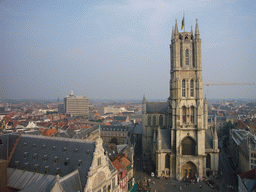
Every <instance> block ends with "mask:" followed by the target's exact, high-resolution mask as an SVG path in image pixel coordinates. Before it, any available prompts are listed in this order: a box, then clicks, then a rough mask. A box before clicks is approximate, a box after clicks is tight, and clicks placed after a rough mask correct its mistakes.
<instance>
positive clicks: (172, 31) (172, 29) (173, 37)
mask: <svg viewBox="0 0 256 192" xmlns="http://www.w3.org/2000/svg"><path fill="white" fill-rule="evenodd" d="M172 39H174V27H173V26H172Z"/></svg>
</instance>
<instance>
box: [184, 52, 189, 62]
mask: <svg viewBox="0 0 256 192" xmlns="http://www.w3.org/2000/svg"><path fill="white" fill-rule="evenodd" d="M185 61H186V65H189V51H188V49H186V51H185Z"/></svg>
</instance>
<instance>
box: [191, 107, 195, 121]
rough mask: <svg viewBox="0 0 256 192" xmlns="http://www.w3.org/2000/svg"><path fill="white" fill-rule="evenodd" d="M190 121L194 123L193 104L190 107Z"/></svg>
mask: <svg viewBox="0 0 256 192" xmlns="http://www.w3.org/2000/svg"><path fill="white" fill-rule="evenodd" d="M190 122H191V123H192V124H194V123H195V107H194V106H193V107H191V116H190Z"/></svg>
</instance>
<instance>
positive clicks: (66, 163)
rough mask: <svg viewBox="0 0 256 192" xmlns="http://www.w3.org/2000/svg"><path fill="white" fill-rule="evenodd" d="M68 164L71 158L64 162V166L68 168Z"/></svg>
mask: <svg viewBox="0 0 256 192" xmlns="http://www.w3.org/2000/svg"><path fill="white" fill-rule="evenodd" d="M68 163H69V158H66V160H65V162H64V165H65V166H68Z"/></svg>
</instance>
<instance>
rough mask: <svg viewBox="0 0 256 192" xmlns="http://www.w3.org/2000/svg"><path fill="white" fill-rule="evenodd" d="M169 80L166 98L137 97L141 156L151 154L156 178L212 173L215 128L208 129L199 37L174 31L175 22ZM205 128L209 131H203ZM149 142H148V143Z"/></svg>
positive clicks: (215, 152) (215, 165) (215, 158)
mask: <svg viewBox="0 0 256 192" xmlns="http://www.w3.org/2000/svg"><path fill="white" fill-rule="evenodd" d="M170 52H171V72H170V73H171V79H170V97H169V98H168V101H167V102H146V98H145V97H144V98H143V101H142V109H143V111H142V113H143V114H142V115H143V117H142V123H143V125H142V126H143V136H142V142H143V143H142V144H143V155H144V157H145V158H151V159H152V161H153V162H154V163H155V166H156V175H157V176H158V177H161V176H167V177H173V178H176V179H182V178H186V177H187V176H189V177H195V176H200V177H201V178H202V177H203V176H206V172H207V171H208V172H209V173H210V174H213V175H216V174H217V172H218V158H219V150H218V137H217V130H216V129H212V130H209V131H207V129H208V124H207V123H208V105H207V100H206V98H205V100H204V99H203V80H202V62H201V39H200V33H199V27H198V23H197V22H196V28H195V35H194V34H193V30H192V29H191V32H179V31H178V26H177V22H176V25H175V29H173V31H172V39H171V45H170ZM207 132H209V133H208V134H207ZM152 144H153V147H152Z"/></svg>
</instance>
